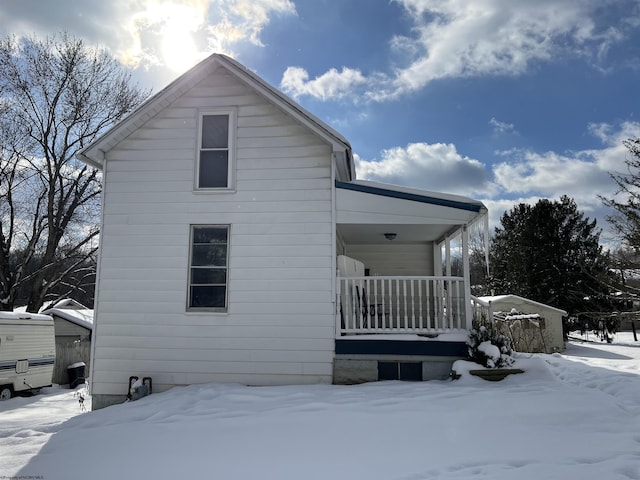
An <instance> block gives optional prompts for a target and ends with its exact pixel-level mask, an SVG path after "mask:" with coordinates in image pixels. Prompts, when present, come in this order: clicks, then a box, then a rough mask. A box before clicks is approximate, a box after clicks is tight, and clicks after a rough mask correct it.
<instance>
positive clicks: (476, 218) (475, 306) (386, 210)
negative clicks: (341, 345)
mask: <svg viewBox="0 0 640 480" xmlns="http://www.w3.org/2000/svg"><path fill="white" fill-rule="evenodd" d="M336 205H337V214H336V217H337V218H336V231H337V254H338V255H337V281H336V295H337V301H336V305H337V309H336V310H337V311H336V338H342V339H345V338H344V337H348V336H355V335H358V336H361V335H367V336H368V335H398V334H399V335H413V336H415V335H420V336H423V337H437V336H441V335H443V334H455V333H466V331H467V330H468V329H469V328H470V326H471V319H472V317H473V315H474V314H475V313H477V314H482V310H483V309H485V308H486V307H485V306H484V305H483V302H479V301H477V300H476V299H474V298H473V297H472V296H471V294H470V292H471V290H470V285H469V254H468V252H469V229H470V227H471V226H472V225H477V224H480V225H481V226H484V225H485V222H484V221H483V220H486V211H487V210H486V208H485V207H484V205H483V204H482V203H481V202H478V201H476V200H472V199H469V198H466V197H460V196H455V195H448V194H442V193H436V192H426V191H422V190H413V189H407V188H403V187H396V186H390V185H382V184H376V183H373V182H363V181H356V182H350V183H343V182H336ZM484 313H485V314H486V312H484ZM377 338H381V337H377Z"/></svg>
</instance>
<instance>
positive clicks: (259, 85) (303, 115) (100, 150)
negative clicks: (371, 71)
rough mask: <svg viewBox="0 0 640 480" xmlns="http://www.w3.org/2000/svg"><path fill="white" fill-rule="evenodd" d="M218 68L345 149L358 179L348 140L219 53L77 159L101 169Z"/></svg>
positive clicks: (350, 173)
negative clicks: (116, 149) (146, 124)
mask: <svg viewBox="0 0 640 480" xmlns="http://www.w3.org/2000/svg"><path fill="white" fill-rule="evenodd" d="M217 67H222V68H225V69H226V70H227V71H228V72H229V73H231V74H233V75H235V76H236V77H237V78H238V79H239V80H241V81H242V82H244V83H245V84H247V85H249V86H250V87H252V88H253V89H254V90H255V91H256V92H258V93H259V94H261V95H262V96H263V97H265V98H266V99H267V100H268V101H270V102H271V103H273V104H275V105H276V106H278V107H280V108H281V109H282V110H284V111H285V112H287V113H288V114H290V115H292V116H293V117H294V118H296V119H298V120H299V121H300V122H302V123H303V124H305V125H306V126H307V127H309V128H310V129H311V130H313V131H314V132H316V133H317V134H319V135H320V136H321V137H323V138H325V139H326V140H327V141H328V142H329V143H330V144H332V145H333V146H334V150H339V151H344V152H345V158H344V164H343V165H342V168H344V169H345V173H346V175H347V177H348V178H350V179H353V178H355V166H354V162H353V155H352V153H351V145H350V144H349V142H348V141H347V139H345V138H344V137H343V136H342V135H341V134H340V133H338V132H337V131H336V130H334V129H333V128H331V127H330V126H328V125H327V124H325V123H324V122H322V121H321V120H319V119H318V118H317V117H315V116H314V115H313V114H311V113H310V112H308V111H307V110H305V109H304V108H302V107H301V106H300V105H298V104H297V103H296V102H294V101H293V100H292V99H290V98H289V97H288V96H286V95H285V94H284V93H282V92H280V91H279V90H278V89H276V88H275V87H273V86H271V85H269V84H268V83H267V82H266V81H264V80H263V79H262V78H260V77H259V76H258V75H256V74H255V73H253V72H252V71H250V70H249V69H247V68H246V67H244V66H243V65H241V64H240V63H238V62H236V61H235V60H233V59H232V58H230V57H227V56H226V55H222V54H217V53H214V54H213V55H211V56H209V57H207V58H206V59H204V60H203V61H202V62H200V63H198V64H197V65H196V66H194V67H193V68H191V69H190V70H188V71H187V72H186V73H184V74H183V75H181V76H180V77H178V78H177V79H176V80H174V81H173V82H171V83H170V84H169V85H167V86H166V87H165V88H164V89H162V90H161V91H159V92H158V93H156V94H155V95H153V96H152V97H150V98H149V99H147V100H146V101H145V102H143V103H142V104H141V105H140V106H138V108H136V109H135V110H134V111H133V112H131V113H130V114H129V115H128V116H127V117H125V118H124V119H123V120H122V121H120V122H118V123H117V124H116V125H114V126H113V127H112V128H111V129H109V130H108V131H107V132H105V133H104V134H103V135H102V136H101V137H99V138H98V139H96V140H95V141H94V142H92V143H91V144H90V145H89V146H87V147H86V148H84V149H83V150H81V151H80V152H79V153H78V154H77V157H78V159H80V160H82V161H83V162H85V163H88V164H90V165H93V166H95V167H98V168H102V166H103V162H104V155H105V153H106V152H107V151H109V150H110V149H111V148H113V147H114V146H116V145H117V144H118V143H119V142H121V141H122V140H124V139H125V138H126V137H127V136H129V135H130V134H131V133H132V132H133V131H134V130H136V129H137V128H139V127H140V126H142V125H143V124H144V122H146V121H147V120H149V119H150V118H151V117H153V116H154V115H156V114H157V113H158V112H160V111H161V110H162V109H164V108H165V107H167V106H168V105H169V104H170V103H171V102H172V101H173V100H175V99H176V98H178V97H179V96H180V95H182V94H184V93H185V92H187V91H188V90H189V89H190V88H192V87H193V86H195V85H196V84H197V83H198V82H199V81H201V80H202V79H203V78H205V76H206V75H207V74H210V73H211V70H212V68H217Z"/></svg>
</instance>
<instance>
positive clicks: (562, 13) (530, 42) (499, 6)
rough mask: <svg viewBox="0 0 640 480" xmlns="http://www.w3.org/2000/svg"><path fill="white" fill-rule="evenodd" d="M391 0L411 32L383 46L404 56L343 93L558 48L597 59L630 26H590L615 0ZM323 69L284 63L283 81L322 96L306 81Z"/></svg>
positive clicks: (547, 56)
mask: <svg viewBox="0 0 640 480" xmlns="http://www.w3.org/2000/svg"><path fill="white" fill-rule="evenodd" d="M395 1H396V2H397V3H399V4H400V5H402V7H404V9H405V10H406V11H407V13H408V15H410V17H411V19H412V21H413V28H412V33H411V35H408V36H407V35H405V36H400V35H396V36H394V37H393V38H391V39H390V40H389V41H390V46H391V48H392V49H393V50H394V51H395V52H397V53H399V55H398V57H399V58H409V59H410V60H409V61H408V63H407V64H406V65H404V66H400V67H397V68H395V69H394V71H393V72H372V73H371V74H364V73H361V72H357V73H358V77H357V78H358V81H357V82H348V83H347V82H345V83H344V84H343V86H345V87H347V88H350V89H351V92H349V93H350V94H351V95H354V96H356V95H357V96H364V97H366V98H369V99H372V100H376V101H384V100H389V99H393V98H396V97H398V96H400V95H403V94H405V93H408V92H412V91H416V90H420V89H422V88H423V87H424V86H425V85H427V84H428V83H429V82H431V81H433V80H437V79H444V78H458V77H476V76H485V75H509V76H512V75H520V74H522V73H524V72H526V71H527V70H528V69H529V68H530V67H531V66H532V65H534V64H535V63H536V62H545V61H550V60H552V59H555V58H560V57H561V56H564V55H571V56H586V57H588V58H589V59H590V61H591V62H592V63H594V64H597V63H598V62H601V61H603V60H604V58H605V57H606V54H607V52H608V50H609V49H610V47H611V46H612V45H613V44H615V43H617V42H620V41H622V40H623V39H624V38H625V34H624V30H625V29H628V28H630V25H631V23H630V22H629V21H628V22H627V23H626V24H624V25H623V24H621V25H620V27H619V28H612V27H608V28H607V29H605V30H600V29H599V28H598V27H597V15H598V10H599V9H603V8H606V4H607V3H613V2H615V0H573V1H562V2H559V1H557V0H537V1H531V0H474V1H468V0H395ZM630 16H632V13H630ZM344 71H349V69H346V68H344V69H343V72H344ZM351 71H355V70H351ZM303 73H304V74H303ZM328 73H330V72H328ZM335 73H337V72H335V70H334V71H333V75H335ZM324 75H327V74H324ZM324 75H320V76H318V77H317V78H316V79H314V80H309V78H308V75H307V74H306V72H305V71H304V70H303V69H301V68H300V67H290V69H288V70H287V73H285V78H283V86H284V85H285V84H286V85H287V89H288V92H289V93H291V94H292V95H294V96H302V95H313V96H316V97H317V98H323V99H330V98H333V97H332V95H331V92H330V91H326V92H325V94H324V96H321V95H320V94H319V92H318V91H319V90H320V89H319V88H318V87H317V85H314V84H315V83H316V82H318V81H319V79H322V78H323V77H324ZM292 77H293V78H292ZM293 80H295V81H293ZM336 92H337V91H336ZM345 94H346V92H345V91H344V90H340V95H341V96H344V95H345Z"/></svg>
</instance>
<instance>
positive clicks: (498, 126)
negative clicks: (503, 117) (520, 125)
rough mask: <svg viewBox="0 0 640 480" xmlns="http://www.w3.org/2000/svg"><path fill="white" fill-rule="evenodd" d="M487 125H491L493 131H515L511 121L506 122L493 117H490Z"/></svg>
mask: <svg viewBox="0 0 640 480" xmlns="http://www.w3.org/2000/svg"><path fill="white" fill-rule="evenodd" d="M489 125H491V126H492V127H493V131H494V132H495V133H511V132H515V131H516V130H515V128H516V127H515V125H514V124H513V123H506V122H501V121H499V120H496V118H495V117H491V120H489Z"/></svg>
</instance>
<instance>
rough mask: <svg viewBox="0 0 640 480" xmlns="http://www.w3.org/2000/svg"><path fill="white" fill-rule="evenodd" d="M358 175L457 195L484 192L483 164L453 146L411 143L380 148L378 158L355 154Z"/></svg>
mask: <svg viewBox="0 0 640 480" xmlns="http://www.w3.org/2000/svg"><path fill="white" fill-rule="evenodd" d="M356 171H357V174H358V178H362V179H366V180H372V181H379V182H384V183H391V184H395V185H405V186H408V187H415V188H422V189H425V190H435V191H442V192H448V193H457V194H461V195H466V196H470V195H477V194H488V193H489V192H491V191H492V186H491V184H490V183H489V182H488V179H487V177H488V175H487V172H486V169H485V166H484V164H482V163H481V162H479V161H478V160H475V159H472V158H469V157H465V156H463V155H461V154H460V153H458V151H457V149H456V147H455V145H451V144H444V143H435V144H428V143H411V144H409V145H407V146H406V147H395V148H391V149H388V150H383V151H382V158H381V159H380V160H363V159H361V158H359V157H357V156H356Z"/></svg>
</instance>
